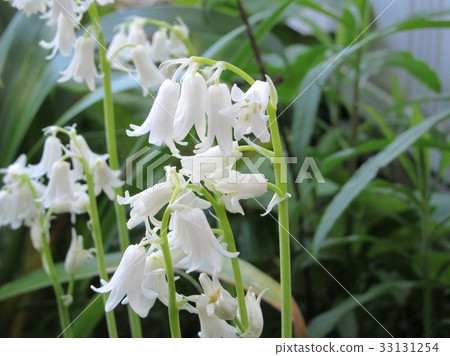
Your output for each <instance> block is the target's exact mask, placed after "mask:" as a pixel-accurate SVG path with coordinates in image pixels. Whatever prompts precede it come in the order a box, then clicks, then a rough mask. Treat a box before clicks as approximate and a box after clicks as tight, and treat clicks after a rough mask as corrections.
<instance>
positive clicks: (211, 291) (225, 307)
mask: <svg viewBox="0 0 450 356" xmlns="http://www.w3.org/2000/svg"><path fill="white" fill-rule="evenodd" d="M212 277H213V278H212V280H211V279H209V277H208V275H207V274H206V273H201V274H200V277H199V279H198V280H199V281H200V284H201V285H202V288H203V292H204V295H205V296H206V297H208V304H207V305H206V312H207V313H208V316H212V315H215V316H217V317H218V318H219V319H222V320H233V319H234V318H235V316H236V315H237V311H238V302H237V300H236V299H235V298H233V297H232V296H231V294H230V293H229V292H228V291H227V290H225V289H223V287H222V286H221V284H220V282H219V278H218V277H217V273H213V276H212Z"/></svg>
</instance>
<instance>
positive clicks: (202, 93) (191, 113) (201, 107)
mask: <svg viewBox="0 0 450 356" xmlns="http://www.w3.org/2000/svg"><path fill="white" fill-rule="evenodd" d="M206 91H207V89H206V81H205V79H204V78H203V76H202V75H201V74H199V73H198V72H197V71H196V70H195V69H194V70H188V73H187V74H186V75H185V76H184V77H183V79H182V83H181V95H180V101H179V102H178V106H177V110H176V112H175V118H174V125H175V129H174V137H175V139H176V140H177V141H179V140H183V139H184V138H185V137H186V136H187V134H188V133H189V131H190V130H191V128H192V126H194V125H195V129H196V131H197V134H198V136H199V138H200V139H204V136H205V131H206V116H205V115H206Z"/></svg>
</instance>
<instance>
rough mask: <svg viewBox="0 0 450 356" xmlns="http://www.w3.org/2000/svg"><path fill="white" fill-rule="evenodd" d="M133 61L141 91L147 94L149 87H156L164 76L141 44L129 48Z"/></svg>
mask: <svg viewBox="0 0 450 356" xmlns="http://www.w3.org/2000/svg"><path fill="white" fill-rule="evenodd" d="M131 55H132V57H133V63H134V65H135V67H136V70H137V72H138V75H139V78H140V80H141V85H142V93H143V95H144V96H147V94H148V89H149V88H153V89H154V88H156V87H157V86H158V85H160V84H161V83H162V82H163V81H164V79H165V78H164V76H163V75H162V74H161V72H160V71H159V69H158V67H156V65H155V63H153V61H152V58H150V54H149V53H148V49H147V48H145V47H144V46H143V45H139V46H137V47H135V48H133V49H132V50H131Z"/></svg>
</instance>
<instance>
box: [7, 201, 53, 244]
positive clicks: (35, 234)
mask: <svg viewBox="0 0 450 356" xmlns="http://www.w3.org/2000/svg"><path fill="white" fill-rule="evenodd" d="M0 194H1V193H0ZM0 225H1V224H0ZM26 225H27V226H28V227H29V228H30V238H31V243H32V244H33V247H34V248H35V249H36V251H41V250H42V247H43V241H42V234H43V233H45V238H46V239H47V243H48V242H50V235H49V234H48V233H47V232H48V231H49V229H50V223H49V221H48V220H47V221H46V225H45V226H44V229H43V228H42V226H41V222H40V220H39V216H38V215H36V216H35V217H34V218H33V219H31V221H29V222H28V223H27V224H26Z"/></svg>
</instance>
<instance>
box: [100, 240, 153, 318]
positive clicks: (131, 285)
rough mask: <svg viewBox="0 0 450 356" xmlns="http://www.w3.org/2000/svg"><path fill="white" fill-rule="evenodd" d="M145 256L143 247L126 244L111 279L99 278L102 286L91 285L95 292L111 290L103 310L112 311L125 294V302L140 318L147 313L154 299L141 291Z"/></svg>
mask: <svg viewBox="0 0 450 356" xmlns="http://www.w3.org/2000/svg"><path fill="white" fill-rule="evenodd" d="M146 257H147V252H146V251H145V248H143V247H140V246H139V245H130V246H128V247H127V249H126V250H125V252H124V254H123V257H122V260H121V261H120V264H119V266H118V267H117V270H116V272H115V273H114V275H113V277H112V278H111V280H110V281H109V282H108V283H107V282H105V281H104V280H101V283H102V284H103V286H102V287H100V288H95V287H94V286H91V288H92V289H93V290H94V291H95V292H97V293H107V292H111V294H110V295H109V297H108V300H107V302H106V304H105V311H107V312H110V311H112V310H113V309H114V308H115V307H116V306H117V304H119V302H120V301H122V300H123V299H124V297H125V296H126V300H125V303H130V306H131V308H132V309H133V310H134V311H135V313H136V314H138V315H139V316H140V317H142V318H145V317H146V316H147V315H148V312H149V310H150V308H151V307H152V306H153V304H154V303H155V300H154V299H149V298H147V297H146V296H145V295H144V293H143V292H142V280H143V278H144V269H145V261H146Z"/></svg>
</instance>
